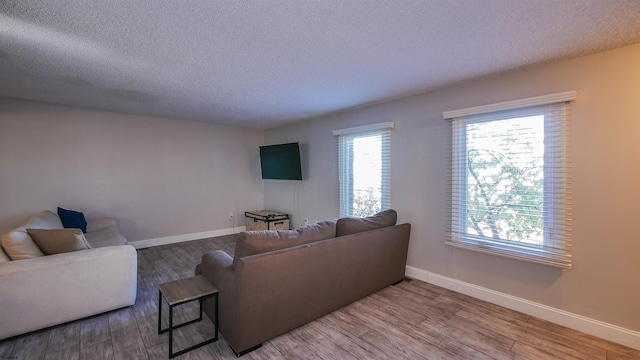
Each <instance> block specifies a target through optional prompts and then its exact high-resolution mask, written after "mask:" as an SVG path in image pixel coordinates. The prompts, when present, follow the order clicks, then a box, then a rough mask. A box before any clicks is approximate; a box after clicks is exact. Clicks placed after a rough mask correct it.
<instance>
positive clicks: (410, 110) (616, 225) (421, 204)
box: [264, 44, 640, 331]
mask: <svg viewBox="0 0 640 360" xmlns="http://www.w3.org/2000/svg"><path fill="white" fill-rule="evenodd" d="M639 64H640V44H638V45H634V46H630V47H626V48H621V49H617V50H613V51H608V52H604V53H600V54H595V55H591V56H587V57H583V58H578V59H574V60H570V61H565V62H560V63H556V64H547V65H541V66H536V67H532V68H530V69H526V70H522V71H518V72H512V73H509V74H504V75H501V76H494V77H490V78H486V79H482V80H478V81H474V82H469V83H465V84H460V85H457V86H452V87H449V88H446V89H441V90H438V91H433V92H429V93H426V94H423V95H419V96H414V97H411V98H406V99H401V100H394V101H390V102H387V103H383V104H377V105H372V106H369V107H365V108H362V109H358V110H354V111H350V112H345V113H341V114H337V115H332V116H327V117H325V118H321V119H315V120H312V121H309V122H306V123H302V124H295V125H290V126H284V127H281V128H276V129H271V130H268V131H266V132H265V144H274V143H280V142H290V141H299V142H300V143H301V145H302V148H303V154H302V155H303V161H304V162H305V163H304V164H303V170H304V174H303V177H304V180H303V181H301V182H300V184H298V191H299V196H298V208H299V210H298V209H295V206H294V205H293V204H294V203H293V202H292V199H293V194H294V188H295V186H294V185H293V184H291V183H287V182H277V181H265V184H264V204H265V206H266V207H268V208H273V209H274V210H282V211H287V212H291V213H293V214H294V215H297V214H299V216H298V217H299V218H305V217H307V218H309V219H310V220H312V221H313V220H321V219H332V218H334V216H335V214H336V201H337V180H336V179H337V175H336V171H335V166H334V164H335V161H336V155H335V150H334V138H333V136H332V131H333V130H335V129H341V128H347V127H352V126H358V125H365V124H371V123H378V122H384V121H395V122H396V129H394V130H393V133H392V207H393V208H395V209H397V210H398V212H399V221H401V222H410V223H412V224H413V231H412V237H411V244H410V250H409V265H411V266H414V267H417V268H419V269H423V270H426V271H430V272H433V273H437V274H440V275H444V276H448V277H451V278H454V279H459V280H462V281H465V282H469V283H472V284H476V285H479V286H482V287H485V288H489V289H493V290H496V291H499V292H503V293H506V294H511V295H514V296H517V297H521V298H524V299H528V300H531V301H534V302H537V303H541V304H545V305H548V306H551V307H554V308H559V309H563V310H566V311H570V312H573V313H577V314H580V315H583V316H587V317H589V318H593V319H597V320H601V321H604V322H607V323H610V324H615V325H619V326H622V327H625V328H628V329H632V330H636V331H640V312H638V310H637V306H638V299H640V286H638V276H639V275H640V261H638V256H640V241H639V240H640V239H639V236H638V234H639V233H640V232H639V230H638V224H639V218H638V214H639V213H640V212H639V211H638V209H637V206H638V204H639V203H640V186H639V185H640V161H638V154H640V100H639V99H640V66H639ZM568 90H577V92H578V98H577V101H576V102H575V103H574V105H573V123H572V125H571V128H570V130H571V131H572V137H571V142H572V144H573V163H572V167H573V194H574V196H573V209H574V211H573V224H574V247H573V254H574V269H572V270H560V269H556V268H553V267H548V266H544V265H538V264H532V263H527V262H521V261H517V260H511V259H506V258H502V257H497V256H492V255H486V254H481V253H476V252H471V251H467V250H462V249H456V248H452V247H450V246H447V245H445V244H444V231H445V227H446V216H445V215H446V212H447V211H449V206H448V202H447V198H446V196H445V194H446V192H447V175H448V174H447V162H448V161H449V158H450V154H451V146H450V139H449V138H448V137H447V136H446V135H445V131H444V125H445V122H444V120H442V112H443V111H447V110H455V109H460V108H466V107H471V106H478V105H486V104H491V103H497V102H502V101H508V100H515V99H520V98H526V97H532V96H539V95H546V94H552V93H556V92H563V91H568Z"/></svg>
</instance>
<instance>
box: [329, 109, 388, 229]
mask: <svg viewBox="0 0 640 360" xmlns="http://www.w3.org/2000/svg"><path fill="white" fill-rule="evenodd" d="M394 125H395V124H394V123H393V122H387V123H380V124H373V125H367V126H362V127H357V128H350V129H342V130H336V131H334V135H335V136H336V154H337V155H338V159H337V160H338V161H337V166H338V169H337V173H338V180H339V186H338V190H339V194H338V202H337V203H338V211H337V213H338V216H339V217H344V216H355V217H365V216H370V215H373V214H375V213H377V212H379V211H381V210H385V209H388V208H390V206H391V129H392V128H393V127H394Z"/></svg>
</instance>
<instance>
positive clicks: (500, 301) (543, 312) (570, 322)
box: [406, 266, 640, 350]
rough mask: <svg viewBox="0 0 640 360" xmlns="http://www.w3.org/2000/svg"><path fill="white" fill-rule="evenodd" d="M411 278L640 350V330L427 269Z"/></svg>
mask: <svg viewBox="0 0 640 360" xmlns="http://www.w3.org/2000/svg"><path fill="white" fill-rule="evenodd" d="M406 275H407V277H410V278H413V279H417V280H421V281H424V282H427V283H430V284H434V285H437V286H440V287H443V288H445V289H449V290H453V291H456V292H459V293H462V294H465V295H469V296H472V297H474V298H477V299H481V300H485V301H488V302H490V303H493V304H496V305H500V306H504V307H506V308H508V309H512V310H516V311H519V312H522V313H525V314H527V315H531V316H535V317H538V318H540V319H543V320H547V321H550V322H553V323H556V324H559V325H562V326H566V327H568V328H571V329H575V330H578V331H582V332H585V333H587V334H590V335H594V336H597V337H600V338H603V339H606V340H609V341H613V342H615V343H618V344H621V345H625V346H628V347H631V348H634V349H638V350H640V332H637V331H633V330H629V329H625V328H623V327H620V326H616V325H612V324H609V323H605V322H603V321H599V320H595V319H591V318H588V317H586V316H582V315H578V314H574V313H571V312H568V311H564V310H560V309H556V308H553V307H551V306H547V305H543V304H540V303H536V302H533V301H529V300H526V299H523V298H519V297H516V296H512V295H508V294H505V293H501V292H498V291H494V290H491V289H487V288H484V287H481V286H477V285H474V284H470V283H467V282H464V281H460V280H456V279H453V278H450V277H447V276H442V275H438V274H435V273H432V272H429V271H426V270H422V269H418V268H416V267H413V266H407V271H406Z"/></svg>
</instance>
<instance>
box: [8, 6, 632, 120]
mask: <svg viewBox="0 0 640 360" xmlns="http://www.w3.org/2000/svg"><path fill="white" fill-rule="evenodd" d="M638 42H640V1H638V0H517V1H515V0H423V1H412V0H398V1H392V0H366V1H365V0H304V1H298V0H266V1H240V0H237V1H221V0H173V1H169V0H157V1H148V0H49V1H41V0H2V1H0V96H4V97H11V98H19V99H27V100H34V101H42V102H48V103H56V104H63V105H70V106H77V107H83V108H92V109H102V110H111V111H118V112H125V113H132V114H145V115H152V116H160V117H169V118H179V119H188V120H195V121H203V122H211V123H217V124H229V125H237V126H247V127H256V128H269V127H274V126H278V125H282V124H286V123H291V122H293V121H298V120H305V119H309V118H312V117H317V116H322V115H325V114H329V113H333V112H337V111H343V110H346V109H350V108H354V107H359V106H363V105H366V104H372V103H376V102H382V101H385V100H389V99H394V98H399V97H403V96H409V95H412V94H417V93H420V92H424V91H429V90H433V89H436V88H440V87H444V86H450V85H452V84H456V83H460V82H464V81H469V80H473V79H478V78H482V77H486V76H490V75H495V74H500V73H504V72H509V71H514V70H517V69H522V68H524V67H528V66H531V65H535V64H542V63H549V62H554V61H559V60H564V59H569V58H573V57H577V56H582V55H587V54H591V53H595V52H599V51H604V50H608V49H613V48H617V47H621V46H626V45H631V44H634V43H638ZM639 66H640V65H639Z"/></svg>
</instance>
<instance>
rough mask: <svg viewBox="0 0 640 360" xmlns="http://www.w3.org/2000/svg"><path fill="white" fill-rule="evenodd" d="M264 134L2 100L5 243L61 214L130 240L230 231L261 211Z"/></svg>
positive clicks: (0, 186)
mask: <svg viewBox="0 0 640 360" xmlns="http://www.w3.org/2000/svg"><path fill="white" fill-rule="evenodd" d="M263 136H264V132H263V131H262V130H252V129H245V128H240V127H230V126H220V125H212V124H205V123H198V122H191V121H183V120H172V119H163V118H154V117H147V116H136V115H127V114H121V113H111V112H104V111H91V110H83V109H77V108H71V107H64V106H55V105H47V104H40V103H35V102H26V101H19V100H12V99H6V98H0V233H4V232H5V231H6V230H8V229H10V228H11V227H13V226H15V225H17V224H18V223H20V222H22V221H23V220H25V219H26V218H27V217H28V216H30V215H33V214H35V213H38V212H39V211H41V210H44V209H49V210H53V211H55V210H56V208H57V207H58V206H61V207H66V208H69V209H76V210H80V211H83V212H85V214H86V215H87V216H101V215H108V216H115V217H117V218H118V219H119V224H120V227H121V230H122V231H123V233H124V235H125V236H126V237H127V238H128V239H129V240H143V239H152V238H158V237H166V236H174V235H185V234H191V233H197V232H205V231H212V230H221V229H228V228H231V227H232V223H231V222H230V221H229V219H228V213H229V212H234V213H235V214H236V219H237V220H236V226H242V225H244V218H243V216H242V214H243V212H244V211H245V210H247V209H260V208H262V204H263V202H262V201H263V198H262V180H261V179H260V163H259V158H258V146H260V145H262V143H263Z"/></svg>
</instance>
